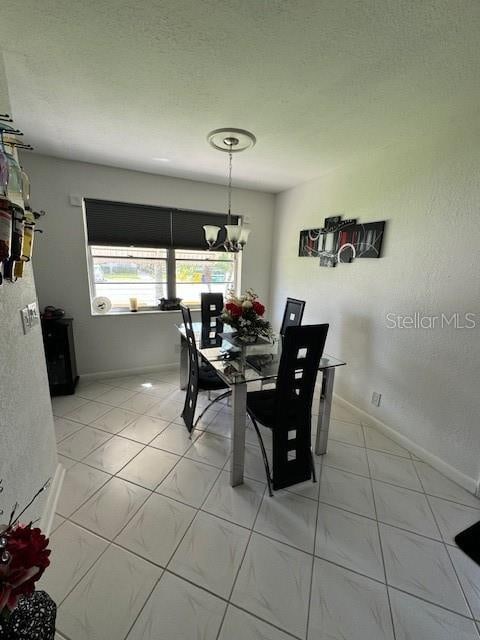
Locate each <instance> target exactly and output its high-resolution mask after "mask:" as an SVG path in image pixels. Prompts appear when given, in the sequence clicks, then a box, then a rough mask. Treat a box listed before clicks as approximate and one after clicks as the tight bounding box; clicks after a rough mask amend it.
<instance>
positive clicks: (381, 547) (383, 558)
mask: <svg viewBox="0 0 480 640" xmlns="http://www.w3.org/2000/svg"><path fill="white" fill-rule="evenodd" d="M366 441H367V440H366V438H365V443H366ZM367 465H368V470H369V472H370V491H371V492H372V499H373V508H374V511H375V520H376V521H377V535H378V542H379V545H380V553H381V555H382V567H383V575H384V578H385V591H386V594H387V602H388V609H389V611H390V622H391V624H392V633H393V637H394V639H395V638H396V637H397V633H396V630H395V623H394V620H393V611H392V603H391V601H390V593H389V591H388V580H387V569H386V566H385V554H384V552H383V543H382V536H381V535H380V525H379V523H378V513H377V503H376V501H375V491H374V489H373V480H372V475H371V468H370V460H369V458H368V455H367Z"/></svg>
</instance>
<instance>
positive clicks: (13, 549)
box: [0, 524, 50, 612]
mask: <svg viewBox="0 0 480 640" xmlns="http://www.w3.org/2000/svg"><path fill="white" fill-rule="evenodd" d="M47 546H48V538H46V537H45V536H44V535H43V533H42V532H41V531H40V529H37V528H35V529H33V528H32V527H31V526H30V525H20V524H19V525H16V526H15V527H14V528H13V529H12V530H11V531H10V532H9V533H8V534H7V546H6V550H7V551H8V552H9V553H10V555H11V558H10V560H9V562H7V564H0V612H1V611H2V609H3V608H4V607H5V605H6V606H7V607H8V608H9V609H14V608H15V606H16V604H17V600H18V598H19V597H20V596H21V595H25V594H30V593H33V592H34V590H35V587H34V585H35V582H36V581H37V580H39V579H40V577H41V576H42V574H43V572H44V571H45V569H46V568H47V567H48V565H49V564H50V559H49V555H50V549H47Z"/></svg>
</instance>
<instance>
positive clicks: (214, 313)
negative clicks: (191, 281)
mask: <svg viewBox="0 0 480 640" xmlns="http://www.w3.org/2000/svg"><path fill="white" fill-rule="evenodd" d="M200 300H201V302H200V307H201V316H202V327H208V328H211V327H212V326H216V320H215V319H216V318H218V316H219V315H221V313H222V309H223V295H222V294H221V293H202V294H201V296H200ZM212 321H213V322H212Z"/></svg>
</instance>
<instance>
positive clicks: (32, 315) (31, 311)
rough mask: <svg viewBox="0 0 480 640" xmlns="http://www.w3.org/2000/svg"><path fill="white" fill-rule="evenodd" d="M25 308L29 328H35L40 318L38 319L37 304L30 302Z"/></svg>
mask: <svg viewBox="0 0 480 640" xmlns="http://www.w3.org/2000/svg"><path fill="white" fill-rule="evenodd" d="M27 308H28V317H29V319H30V328H32V327H35V326H36V325H37V324H38V323H39V322H40V318H39V317H38V307H37V303H36V302H31V303H30V304H29V305H28V307H27Z"/></svg>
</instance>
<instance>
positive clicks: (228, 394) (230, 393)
mask: <svg viewBox="0 0 480 640" xmlns="http://www.w3.org/2000/svg"><path fill="white" fill-rule="evenodd" d="M231 395H232V391H231V389H229V390H228V391H225V393H221V394H220V395H219V396H217V397H216V398H214V399H213V400H212V401H211V402H209V403H208V404H207V406H206V407H205V409H204V410H203V411H202V413H201V414H200V415H199V416H198V418H197V419H196V420H195V422H194V423H193V429H195V427H196V426H197V424H198V422H199V420H201V418H203V416H204V415H205V414H206V413H207V411H208V410H209V409H210V407H211V406H212V405H214V404H215V403H216V402H219V401H220V400H223V399H224V398H228V397H229V396H231ZM193 429H192V431H193ZM191 435H192V434H191V433H190V436H191Z"/></svg>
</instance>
